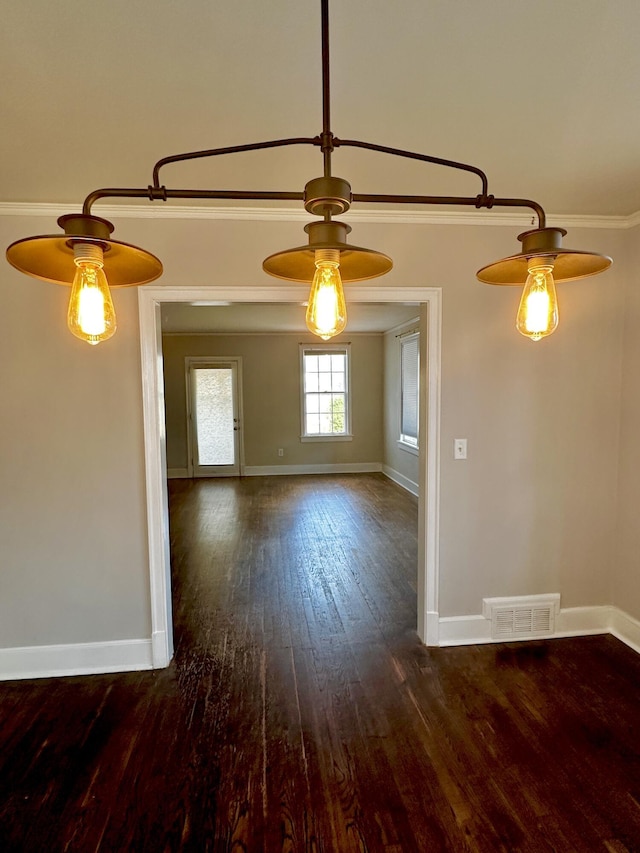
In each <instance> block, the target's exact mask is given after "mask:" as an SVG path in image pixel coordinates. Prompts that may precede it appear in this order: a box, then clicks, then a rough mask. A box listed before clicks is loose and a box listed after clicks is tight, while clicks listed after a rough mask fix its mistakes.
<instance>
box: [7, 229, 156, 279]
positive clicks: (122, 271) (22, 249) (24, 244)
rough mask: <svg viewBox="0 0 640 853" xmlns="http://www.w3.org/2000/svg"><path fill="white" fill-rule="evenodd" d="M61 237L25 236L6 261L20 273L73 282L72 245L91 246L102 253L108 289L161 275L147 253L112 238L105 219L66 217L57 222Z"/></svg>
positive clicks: (16, 244)
mask: <svg viewBox="0 0 640 853" xmlns="http://www.w3.org/2000/svg"><path fill="white" fill-rule="evenodd" d="M58 225H60V226H61V227H63V228H64V229H65V233H64V234H50V235H44V236H40V237H26V238H25V239H23V240H18V241H17V242H15V243H12V244H11V245H10V246H9V248H8V249H7V260H8V261H9V263H10V264H11V265H12V266H13V267H15V268H16V269H18V270H20V272H23V273H26V274H27V275H30V276H33V277H34V278H40V279H42V280H43V281H51V282H53V283H54V284H66V285H68V286H70V285H71V283H72V282H73V278H74V275H75V273H76V265H75V263H74V260H73V258H74V252H73V245H74V243H93V244H95V245H98V246H101V248H102V249H103V251H104V272H105V275H106V277H107V280H108V282H109V287H132V286H134V285H138V284H147V283H148V282H150V281H154V279H156V278H158V277H159V276H160V275H162V264H161V263H160V261H159V260H158V258H156V256H155V255H152V254H151V253H150V252H147V251H145V250H144V249H140V248H138V247H137V246H132V245H130V244H129V243H121V242H120V241H118V240H112V239H111V232H112V231H113V225H112V224H111V223H110V222H109V221H108V220H106V219H101V218H100V217H98V216H87V215H84V214H68V215H67V216H61V217H60V218H59V219H58Z"/></svg>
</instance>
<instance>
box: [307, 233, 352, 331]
mask: <svg viewBox="0 0 640 853" xmlns="http://www.w3.org/2000/svg"><path fill="white" fill-rule="evenodd" d="M315 264H316V274H315V275H314V277H313V283H312V285H311V293H310V295H309V306H308V308H307V316H306V321H307V328H308V329H309V331H310V332H313V334H314V335H318V336H319V337H321V338H322V339H323V340H325V341H328V340H329V338H332V337H333V336H334V335H338V334H339V333H340V332H341V331H342V330H343V329H344V327H345V326H346V325H347V308H346V305H345V303H344V291H343V289H342V279H341V278H340V250H339V249H316V255H315Z"/></svg>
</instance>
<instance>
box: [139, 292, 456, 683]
mask: <svg viewBox="0 0 640 853" xmlns="http://www.w3.org/2000/svg"><path fill="white" fill-rule="evenodd" d="M308 289H309V288H308V286H307V285H296V284H291V283H288V284H287V285H286V286H283V285H281V284H274V285H273V286H271V285H269V286H265V285H262V286H259V287H231V286H226V287H225V286H215V287H161V286H150V285H147V286H146V287H141V288H140V289H139V290H138V306H139V316H140V347H141V366H142V404H143V419H144V455H145V475H146V486H147V526H148V542H149V583H150V596H151V640H152V650H153V666H154V667H156V668H161V667H165V666H168V665H169V662H170V661H171V658H172V657H173V624H172V614H171V564H170V552H169V515H168V492H167V448H166V430H165V414H164V378H163V356H162V327H161V318H160V309H161V306H162V304H163V303H165V302H198V303H200V304H203V303H204V304H207V303H209V304H216V303H225V304H227V303H229V302H238V303H243V302H245V303H251V302H282V303H285V302H295V303H298V304H300V303H302V302H304V301H305V300H306V299H307V297H308ZM348 296H349V301H350V302H378V303H384V302H408V303H417V304H423V305H424V309H423V312H422V317H423V321H424V322H425V324H426V331H427V335H426V338H427V348H428V350H427V359H426V366H424V367H421V375H422V377H423V379H424V382H423V383H422V384H423V388H426V394H423V395H421V396H422V400H421V416H420V421H421V423H420V427H421V434H422V435H425V436H426V441H422V442H421V443H420V457H419V458H420V480H419V482H420V495H419V497H418V587H417V588H418V624H417V631H418V635H419V636H420V638H421V640H422V641H423V642H424V643H426V644H427V645H429V646H437V645H438V642H439V614H438V590H439V504H440V375H441V374H440V361H441V356H440V353H441V328H442V298H441V290H440V288H435V287H398V286H395V287H380V286H375V285H373V286H372V285H366V284H363V285H349V289H348ZM423 427H424V429H422V428H423Z"/></svg>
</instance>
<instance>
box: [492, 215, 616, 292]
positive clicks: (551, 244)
mask: <svg viewBox="0 0 640 853" xmlns="http://www.w3.org/2000/svg"><path fill="white" fill-rule="evenodd" d="M566 233H567V232H566V231H565V230H564V228H537V229H535V230H533V231H525V232H524V233H523V234H520V235H519V236H518V240H520V241H521V242H522V252H520V253H518V254H517V255H511V256H510V257H508V258H503V259H502V260H501V261H496V262H495V263H493V264H488V266H486V267H482V269H481V270H478V272H477V273H476V276H477V278H478V279H479V280H480V281H482V282H484V283H485V284H505V285H518V284H520V285H522V284H524V283H525V282H526V280H527V277H528V275H529V259H530V258H544V257H549V258H553V277H554V279H555V281H575V280H576V279H579V278H587V277H588V276H590V275H596V274H597V273H600V272H603V271H604V270H606V269H608V268H609V267H610V266H611V263H612V261H611V258H608V257H607V256H606V255H599V254H596V253H595V252H583V251H579V250H575V249H563V248H562V245H561V244H562V238H563V237H564V235H565V234H566Z"/></svg>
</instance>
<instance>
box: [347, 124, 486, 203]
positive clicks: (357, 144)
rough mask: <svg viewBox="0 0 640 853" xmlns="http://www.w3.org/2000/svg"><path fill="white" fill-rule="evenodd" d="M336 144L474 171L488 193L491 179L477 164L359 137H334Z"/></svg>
mask: <svg viewBox="0 0 640 853" xmlns="http://www.w3.org/2000/svg"><path fill="white" fill-rule="evenodd" d="M334 145H335V147H336V148H339V147H345V146H347V147H350V148H366V149H367V150H369V151H380V152H381V153H382V154H394V155H395V156H397V157H408V158H409V159H410V160H422V162H424V163H435V164H436V165H437V166H448V167H449V168H451V169H462V170H463V171H465V172H473V174H475V175H478V177H479V178H480V180H481V181H482V194H483V195H487V191H488V184H489V181H488V179H487V176H486V175H485V173H484V172H483V171H482V169H479V168H478V167H477V166H470V165H469V164H468V163H458V162H457V161H456V160H444V159H443V158H442V157H432V156H431V155H430V154H418V153H416V152H415V151H405V150H403V149H402V148H390V147H389V146H388V145H375V144H374V143H373V142H361V141H359V140H357V139H338V138H337V137H336V138H335V139H334Z"/></svg>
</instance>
